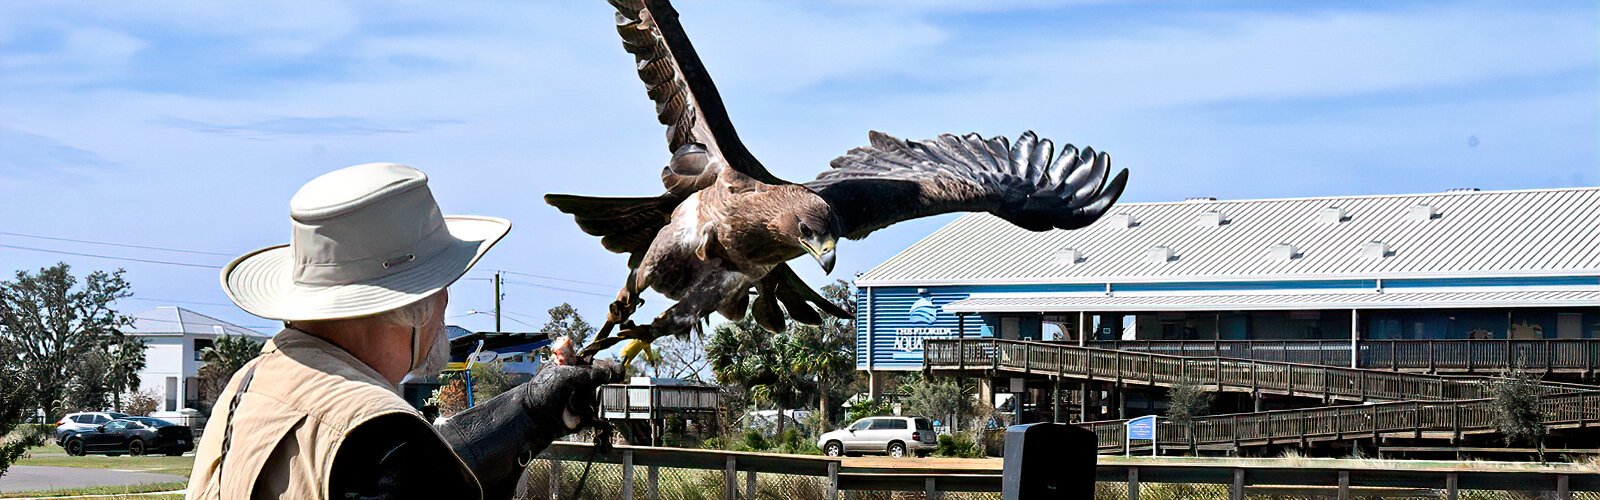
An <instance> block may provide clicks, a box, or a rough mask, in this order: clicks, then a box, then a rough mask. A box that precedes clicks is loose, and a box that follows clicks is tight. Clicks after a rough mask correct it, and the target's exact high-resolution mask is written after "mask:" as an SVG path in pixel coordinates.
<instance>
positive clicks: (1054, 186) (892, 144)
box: [805, 131, 1128, 239]
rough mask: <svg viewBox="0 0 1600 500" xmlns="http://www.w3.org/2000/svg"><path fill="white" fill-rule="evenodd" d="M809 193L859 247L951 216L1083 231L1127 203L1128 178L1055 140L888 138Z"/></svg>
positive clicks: (1090, 153) (1101, 157)
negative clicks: (903, 227) (909, 223)
mask: <svg viewBox="0 0 1600 500" xmlns="http://www.w3.org/2000/svg"><path fill="white" fill-rule="evenodd" d="M868 137H869V139H870V142H871V145H869V146H867V147H862V148H856V149H852V150H850V152H849V153H846V154H845V155H844V156H841V157H839V158H836V159H834V160H833V162H832V165H833V169H831V170H828V171H827V172H823V173H822V175H819V176H817V179H816V180H814V181H811V182H807V183H806V184H805V186H806V187H808V188H810V189H811V190H812V191H815V192H816V193H817V194H818V195H820V196H821V197H822V198H823V199H824V200H827V202H828V205H829V206H831V207H833V210H834V213H835V215H836V216H837V217H838V219H839V222H840V224H841V225H842V226H843V227H842V228H841V234H843V235H844V236H846V237H848V238H851V239H860V238H863V237H866V235H867V234H868V233H871V232H872V231H875V230H878V229H881V228H884V227H887V226H889V225H892V224H894V223H897V222H901V221H906V220H911V219H915V218H918V217H927V216H930V215H938V214H943V213H949V212H989V213H992V214H994V215H997V216H999V217H1001V218H1003V219H1005V220H1007V221H1010V222H1011V223H1012V224H1016V225H1017V226H1020V227H1022V228H1024V229H1028V230H1031V231H1044V230H1048V229H1051V228H1060V229H1077V228H1080V227H1084V226H1087V225H1089V224H1090V223H1092V222H1094V221H1095V219H1098V218H1099V217H1100V215H1101V214H1102V213H1104V212H1105V211H1106V209H1108V208H1110V207H1111V205H1112V204H1113V203H1115V202H1116V201H1117V197H1118V196H1121V195H1122V188H1123V185H1124V184H1125V183H1126V182H1127V179H1128V171H1127V170H1122V171H1121V172H1118V173H1117V175H1116V177H1115V178H1111V179H1110V181H1109V182H1107V178H1108V177H1109V175H1108V174H1109V173H1110V171H1111V156H1110V155H1107V154H1105V153H1095V151H1094V149H1093V148H1085V149H1084V150H1083V151H1081V152H1080V151H1078V149H1077V148H1075V147H1073V146H1072V145H1070V144H1069V145H1067V146H1066V147H1065V148H1063V149H1062V151H1061V155H1060V156H1059V157H1054V146H1053V145H1052V144H1051V143H1050V140H1048V139H1044V140H1040V139H1039V138H1038V137H1036V136H1034V134H1033V132H1031V131H1030V132H1026V133H1024V134H1022V137H1021V138H1019V139H1017V142H1016V144H1008V143H1007V142H1006V140H1005V138H1003V137H995V138H991V139H984V138H983V137H981V136H979V135H977V134H967V135H966V136H964V137H957V136H954V135H950V134H945V135H941V136H939V137H938V138H937V139H930V140H925V141H905V140H900V139H897V138H895V137H892V136H889V135H888V134H884V133H881V132H871V133H870V134H868Z"/></svg>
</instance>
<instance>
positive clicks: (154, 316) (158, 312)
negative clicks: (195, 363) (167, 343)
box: [122, 306, 267, 338]
mask: <svg viewBox="0 0 1600 500" xmlns="http://www.w3.org/2000/svg"><path fill="white" fill-rule="evenodd" d="M132 317H133V327H132V328H128V329H125V330H123V331H122V333H125V334H128V335H134V336H159V335H243V336H248V337H257V338H263V337H267V334H264V333H261V332H258V331H255V330H251V329H249V328H245V327H242V326H239V325H235V324H233V323H229V322H226V321H223V320H220V319H217V318H213V317H210V316H206V315H204V314H200V313H197V312H194V311H190V310H188V309H184V308H182V307H176V306H161V307H156V308H152V309H149V310H146V311H143V312H140V313H137V314H134V315H132Z"/></svg>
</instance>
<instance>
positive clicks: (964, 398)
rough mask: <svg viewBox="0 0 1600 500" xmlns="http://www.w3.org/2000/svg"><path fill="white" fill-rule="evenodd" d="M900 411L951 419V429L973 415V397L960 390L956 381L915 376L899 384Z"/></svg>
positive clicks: (920, 415) (974, 399)
mask: <svg viewBox="0 0 1600 500" xmlns="http://www.w3.org/2000/svg"><path fill="white" fill-rule="evenodd" d="M900 394H901V399H900V409H901V411H902V412H904V413H907V414H910V415H914V416H918V417H928V418H937V419H952V421H951V424H952V425H951V428H958V427H959V426H960V422H962V421H965V420H968V419H971V418H972V417H974V416H976V412H975V409H976V406H975V405H974V404H973V403H974V402H975V401H976V398H973V397H972V395H971V394H968V393H967V391H966V390H964V389H962V388H961V384H959V383H958V382H956V381H955V380H952V379H948V378H944V379H936V378H933V377H927V376H923V375H922V374H920V373H919V374H914V375H911V376H909V377H907V380H906V381H905V383H902V384H901V385H900Z"/></svg>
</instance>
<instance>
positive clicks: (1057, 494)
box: [1000, 423, 1096, 500]
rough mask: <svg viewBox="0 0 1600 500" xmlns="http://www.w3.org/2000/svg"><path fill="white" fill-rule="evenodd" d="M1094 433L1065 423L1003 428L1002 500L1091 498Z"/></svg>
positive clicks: (1092, 489) (1093, 474) (1093, 471)
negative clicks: (1004, 444)
mask: <svg viewBox="0 0 1600 500" xmlns="http://www.w3.org/2000/svg"><path fill="white" fill-rule="evenodd" d="M1095 449H1096V439H1095V435H1094V432H1091V431H1089V430H1086V429H1081V428H1078V427H1074V426H1071V425H1067V424H1051V423H1040V424H1027V425H1013V426H1011V427H1007V428H1006V450H1005V451H1006V456H1005V471H1004V476H1003V477H1002V481H1001V485H1000V498H1002V499H1003V500H1043V499H1055V498H1062V499H1079V498H1081V499H1092V498H1094V478H1095V470H1094V468H1095Z"/></svg>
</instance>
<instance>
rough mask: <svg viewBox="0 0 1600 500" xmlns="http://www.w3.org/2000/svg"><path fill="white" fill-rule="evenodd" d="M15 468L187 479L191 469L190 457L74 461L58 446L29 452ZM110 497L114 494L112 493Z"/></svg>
mask: <svg viewBox="0 0 1600 500" xmlns="http://www.w3.org/2000/svg"><path fill="white" fill-rule="evenodd" d="M16 464H17V465H45V466H55V467H82V468H86V469H116V470H125V471H138V472H153V473H158V474H172V475H176V476H183V477H189V469H191V468H193V467H194V457H193V456H180V457H169V456H166V455H154V456H150V455H146V456H142V457H133V456H128V455H122V456H119V457H108V456H105V455H87V456H82V457H74V456H70V455H67V452H66V450H62V449H61V447H60V446H56V445H55V444H46V445H44V446H39V447H36V448H30V449H29V450H28V454H27V456H26V458H23V459H22V460H18V461H17V463H16ZM147 491H161V490H147ZM110 493H117V492H115V491H113V492H110Z"/></svg>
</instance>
